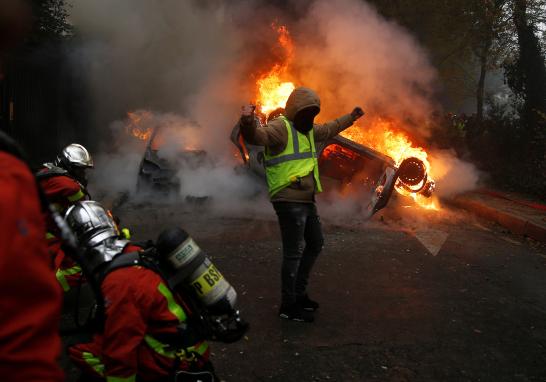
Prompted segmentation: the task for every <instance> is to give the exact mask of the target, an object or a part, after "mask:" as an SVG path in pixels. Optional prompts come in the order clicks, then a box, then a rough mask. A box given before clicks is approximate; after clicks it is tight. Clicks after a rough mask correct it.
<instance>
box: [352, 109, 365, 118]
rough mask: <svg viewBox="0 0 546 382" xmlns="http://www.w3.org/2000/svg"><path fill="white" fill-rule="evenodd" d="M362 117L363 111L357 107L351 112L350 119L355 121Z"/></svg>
mask: <svg viewBox="0 0 546 382" xmlns="http://www.w3.org/2000/svg"><path fill="white" fill-rule="evenodd" d="M363 115H364V110H362V108H361V107H360V106H357V107H355V108H354V109H353V111H351V117H353V120H354V121H356V120H357V119H359V118H360V117H362V116H363Z"/></svg>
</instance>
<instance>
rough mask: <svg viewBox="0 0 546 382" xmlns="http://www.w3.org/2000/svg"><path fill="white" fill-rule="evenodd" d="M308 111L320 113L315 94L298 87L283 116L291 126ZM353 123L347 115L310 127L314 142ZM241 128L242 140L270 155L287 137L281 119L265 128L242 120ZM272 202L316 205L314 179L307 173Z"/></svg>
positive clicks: (282, 144) (278, 193) (279, 193)
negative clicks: (304, 110)
mask: <svg viewBox="0 0 546 382" xmlns="http://www.w3.org/2000/svg"><path fill="white" fill-rule="evenodd" d="M309 107H318V108H319V109H320V99H319V96H318V94H317V93H316V92H315V91H313V90H311V89H309V88H306V87H298V88H296V89H294V91H293V92H292V93H291V94H290V96H289V97H288V100H287V101H286V107H285V113H284V116H285V117H286V118H287V119H288V120H289V121H292V122H294V120H295V117H296V115H297V114H298V113H299V112H300V111H302V110H303V109H307V108H309ZM353 122H354V119H353V117H352V116H351V114H346V115H343V116H341V117H339V118H336V119H334V120H333V121H330V122H326V123H324V124H321V125H319V124H315V125H314V126H313V130H314V136H315V141H316V142H321V141H326V140H328V139H330V138H332V137H334V136H336V135H337V134H339V133H340V132H342V131H343V130H345V129H346V128H348V127H349V126H351V125H352V124H353ZM240 125H241V133H242V134H243V138H244V139H245V140H246V141H247V142H248V143H250V144H252V145H258V146H266V147H267V148H268V150H269V152H270V153H271V154H272V155H276V154H279V153H281V152H282V151H284V149H285V147H286V144H287V142H288V133H287V131H286V126H285V124H284V122H283V120H282V119H281V118H275V119H273V120H271V121H269V122H268V123H267V124H266V125H265V126H261V125H259V124H258V123H257V122H256V121H254V122H248V121H247V120H245V119H244V118H241V122H240ZM271 201H272V202H300V203H301V202H303V203H313V202H314V201H315V179H314V177H313V173H312V172H310V173H309V175H307V176H305V177H303V178H301V181H300V182H298V183H292V184H291V185H289V186H287V187H286V188H284V189H282V190H281V191H279V192H277V193H276V194H275V195H273V197H272V198H271Z"/></svg>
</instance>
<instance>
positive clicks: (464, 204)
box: [451, 197, 546, 243]
mask: <svg viewBox="0 0 546 382" xmlns="http://www.w3.org/2000/svg"><path fill="white" fill-rule="evenodd" d="M451 202H452V203H453V204H454V205H455V206H457V207H460V208H463V209H465V210H467V211H470V212H472V213H474V214H476V215H478V216H480V217H482V218H485V219H487V220H490V221H493V222H495V223H498V224H500V225H502V226H503V227H505V228H507V229H508V230H510V232H512V233H515V234H517V235H524V236H528V237H530V238H532V239H535V240H538V241H541V242H543V243H546V224H545V225H539V224H536V223H535V222H532V221H530V220H528V219H526V218H525V217H522V216H518V215H515V214H511V213H509V212H506V211H502V210H499V209H496V208H493V207H490V206H487V205H485V204H483V203H480V202H478V201H475V200H471V199H468V198H465V197H457V198H455V199H452V201H451Z"/></svg>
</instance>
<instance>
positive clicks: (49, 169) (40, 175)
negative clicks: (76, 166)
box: [36, 166, 70, 180]
mask: <svg viewBox="0 0 546 382" xmlns="http://www.w3.org/2000/svg"><path fill="white" fill-rule="evenodd" d="M61 175H63V176H70V175H69V174H68V171H66V170H65V169H64V168H60V167H57V166H46V167H45V168H44V169H42V170H40V171H38V172H37V173H36V179H38V180H42V179H47V178H52V177H54V176H61Z"/></svg>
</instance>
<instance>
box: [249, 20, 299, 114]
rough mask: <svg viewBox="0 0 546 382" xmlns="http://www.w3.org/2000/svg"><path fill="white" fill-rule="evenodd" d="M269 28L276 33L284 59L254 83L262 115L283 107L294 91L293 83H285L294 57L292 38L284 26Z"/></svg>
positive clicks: (273, 25)
mask: <svg viewBox="0 0 546 382" xmlns="http://www.w3.org/2000/svg"><path fill="white" fill-rule="evenodd" d="M271 27H272V28H273V29H275V30H276V32H277V33H278V38H277V43H278V46H277V48H280V50H281V51H282V56H283V58H284V59H283V60H282V62H281V63H277V64H275V65H274V66H273V68H271V70H270V71H269V72H267V73H265V74H263V75H262V76H260V77H259V78H258V80H257V81H256V86H257V89H258V96H257V101H256V104H257V106H258V111H259V112H261V113H262V114H264V115H267V114H269V113H271V112H272V111H273V110H275V109H278V108H280V107H284V106H285V104H286V100H287V99H288V96H289V95H290V93H292V91H293V90H294V89H295V86H294V83H293V82H289V81H286V77H287V73H288V67H289V66H290V63H291V61H292V58H293V55H294V45H293V43H292V38H291V37H290V33H289V32H288V29H287V28H286V26H284V25H281V26H276V24H272V25H271Z"/></svg>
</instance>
